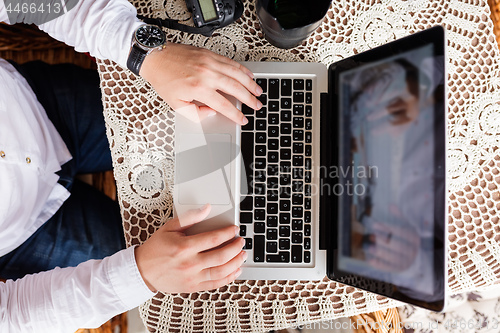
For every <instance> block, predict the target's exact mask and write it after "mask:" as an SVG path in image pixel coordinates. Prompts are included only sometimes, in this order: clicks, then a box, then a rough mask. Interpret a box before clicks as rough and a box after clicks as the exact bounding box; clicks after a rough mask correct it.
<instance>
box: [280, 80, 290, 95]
mask: <svg viewBox="0 0 500 333" xmlns="http://www.w3.org/2000/svg"><path fill="white" fill-rule="evenodd" d="M281 96H292V80H291V79H282V80H281Z"/></svg>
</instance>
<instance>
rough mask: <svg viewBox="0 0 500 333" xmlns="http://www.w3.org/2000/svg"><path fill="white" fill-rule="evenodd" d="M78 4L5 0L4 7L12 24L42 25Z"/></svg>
mask: <svg viewBox="0 0 500 333" xmlns="http://www.w3.org/2000/svg"><path fill="white" fill-rule="evenodd" d="M78 2H79V0H4V5H5V10H6V12H7V16H8V17H9V22H10V23H11V24H14V23H17V22H24V23H29V24H36V25H40V24H44V23H47V22H50V21H52V20H53V19H55V18H57V17H59V16H61V15H64V14H65V13H67V12H68V11H69V10H71V9H72V8H73V7H75V6H76V5H77V4H78Z"/></svg>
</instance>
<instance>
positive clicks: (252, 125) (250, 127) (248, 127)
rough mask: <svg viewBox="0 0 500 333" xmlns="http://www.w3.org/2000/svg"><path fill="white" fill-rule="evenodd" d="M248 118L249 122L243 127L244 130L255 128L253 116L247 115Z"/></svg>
mask: <svg viewBox="0 0 500 333" xmlns="http://www.w3.org/2000/svg"><path fill="white" fill-rule="evenodd" d="M247 119H248V124H246V125H244V126H243V127H242V129H243V130H245V131H253V130H254V128H255V127H254V121H253V117H252V116H247Z"/></svg>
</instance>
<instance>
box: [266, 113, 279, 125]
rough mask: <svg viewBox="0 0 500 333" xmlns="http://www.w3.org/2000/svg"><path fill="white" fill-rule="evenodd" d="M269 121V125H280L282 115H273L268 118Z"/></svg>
mask: <svg viewBox="0 0 500 333" xmlns="http://www.w3.org/2000/svg"><path fill="white" fill-rule="evenodd" d="M267 119H268V121H269V125H278V124H279V123H280V114H279V113H271V114H270V115H269V116H268V117H267Z"/></svg>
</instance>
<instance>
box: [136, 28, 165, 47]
mask: <svg viewBox="0 0 500 333" xmlns="http://www.w3.org/2000/svg"><path fill="white" fill-rule="evenodd" d="M135 38H136V39H137V41H138V42H139V43H140V44H141V45H142V46H145V47H147V48H155V47H158V46H160V45H163V44H164V43H165V34H164V33H163V31H162V30H161V29H160V28H159V27H157V26H156V25H149V24H148V25H143V26H142V27H139V29H137V30H136V32H135Z"/></svg>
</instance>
